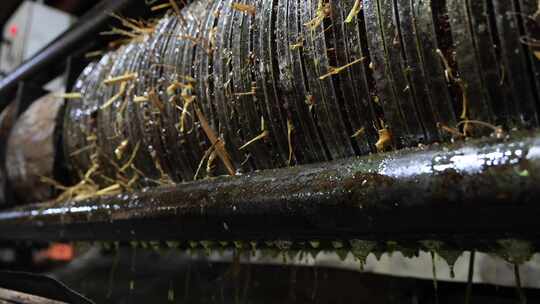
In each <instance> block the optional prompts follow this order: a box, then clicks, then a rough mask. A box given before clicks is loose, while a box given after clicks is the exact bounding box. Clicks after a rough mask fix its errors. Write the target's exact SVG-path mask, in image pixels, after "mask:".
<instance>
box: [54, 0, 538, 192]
mask: <svg viewBox="0 0 540 304" xmlns="http://www.w3.org/2000/svg"><path fill="white" fill-rule="evenodd" d="M533 2H534V1H533ZM536 9H537V4H535V3H529V2H527V1H512V2H508V1H503V0H495V1H487V0H486V1H472V0H447V1H443V2H440V1H417V0H409V1H392V0H372V1H367V0H365V1H354V0H347V1H328V0H320V1H319V0H311V1H297V0H274V1H272V0H243V1H230V0H222V1H205V0H201V1H194V2H193V3H190V4H187V5H186V6H185V7H184V8H183V9H182V10H181V11H180V12H179V13H180V14H181V15H180V16H179V15H177V13H178V12H176V11H170V12H168V13H167V14H166V15H165V16H164V17H163V19H162V20H160V21H157V22H156V23H155V24H154V26H153V31H149V32H148V33H143V34H141V35H140V37H137V39H133V41H132V42H130V43H129V44H128V45H126V46H124V47H122V48H121V49H119V50H117V51H114V52H111V53H110V54H107V55H105V56H104V57H103V59H101V61H100V62H96V63H92V64H91V65H90V66H88V67H87V69H85V71H84V72H83V74H82V75H81V77H80V78H79V80H78V81H77V83H76V85H75V87H74V88H73V91H74V92H80V93H81V95H82V97H83V98H82V100H80V101H76V102H72V103H70V104H69V105H68V110H67V111H66V116H65V119H64V121H65V122H64V128H65V129H64V133H63V134H64V141H63V143H64V152H65V154H66V155H67V156H68V160H69V162H70V164H71V167H70V168H71V170H72V171H73V172H72V173H73V175H76V176H77V175H79V176H80V175H81V174H84V173H85V172H87V171H88V170H89V169H90V168H91V164H92V162H91V160H90V155H91V154H92V153H91V151H97V152H98V153H99V154H100V162H101V166H103V168H101V169H102V170H103V172H102V174H103V175H104V176H105V180H107V179H109V184H110V183H113V182H115V181H117V180H118V178H121V179H127V181H129V180H132V179H137V181H136V182H135V181H132V183H131V184H130V185H131V186H134V185H136V186H150V185H161V184H164V183H165V184H166V183H170V182H182V181H188V180H192V179H199V178H204V177H206V176H213V175H223V174H230V175H235V174H243V173H247V172H252V171H256V170H261V169H270V168H277V167H286V166H294V165H297V164H307V163H314V162H323V161H328V160H332V159H341V158H347V157H352V156H355V155H366V154H369V153H374V152H382V151H387V150H393V149H400V148H405V147H413V146H416V145H418V144H431V143H434V142H440V141H449V140H452V139H460V138H465V137H469V136H483V135H490V134H491V133H493V132H494V131H496V132H495V133H497V134H500V131H501V130H503V129H507V130H510V129H514V128H519V129H526V128H534V127H536V126H537V124H538V121H537V116H538V113H537V103H538V96H539V92H538V86H539V80H538V79H539V77H538V71H539V68H538V66H539V63H538V62H539V59H538V58H537V57H536V56H535V53H534V52H535V51H537V50H538V45H537V41H538V37H537V36H538V29H539V28H540V27H539V26H538V20H537V19H538V14H537V13H536ZM535 13H536V15H535ZM535 18H536V19H535ZM535 35H536V36H535ZM535 41H536V42H535ZM122 77H124V78H125V79H121V78H122ZM115 78H120V79H121V81H118V82H114V81H112V82H111V81H110V80H111V79H112V80H114V79H115ZM107 80H109V82H107ZM96 130H97V131H96ZM94 133H95V135H97V141H96V143H97V146H96V147H95V149H93V150H92V149H90V148H86V147H87V146H92V144H93V142H90V141H91V140H94V139H93V138H92V136H91V135H92V134H94ZM87 149H88V150H87ZM80 150H82V151H80ZM126 164H128V165H129V168H126V167H125V166H126ZM125 182H126V181H125V180H124V183H125ZM104 186H107V185H104Z"/></svg>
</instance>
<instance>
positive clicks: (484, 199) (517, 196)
mask: <svg viewBox="0 0 540 304" xmlns="http://www.w3.org/2000/svg"><path fill="white" fill-rule="evenodd" d="M539 185H540V133H519V134H512V135H511V136H509V137H508V138H507V139H505V140H500V139H493V138H492V139H482V140H471V141H467V142H465V143H458V144H454V145H442V144H441V145H433V146H431V147H429V148H418V149H407V150H403V151H398V152H393V153H387V154H379V155H371V156H367V157H361V158H352V159H346V160H341V161H337V162H332V163H322V164H315V165H309V166H302V167H295V168H289V169H280V170H268V171H263V172H258V173H254V174H250V175H246V176H238V177H232V178H231V177H223V178H217V179H210V180H205V181H200V182H193V183H185V184H180V185H176V186H171V187H163V188H159V189H148V190H146V191H142V192H138V193H131V194H123V195H119V196H115V197H108V198H99V199H94V200H87V201H80V202H68V203H63V204H45V205H43V204H42V205H30V206H22V207H17V208H15V209H11V210H6V211H4V212H2V213H0V231H2V233H1V234H0V239H5V240H8V239H9V240H51V241H52V240H104V241H128V240H245V241H255V240H313V239H316V240H335V239H353V238H359V239H380V238H385V239H396V240H400V239H418V238H429V237H437V238H438V239H441V238H444V237H450V236H460V237H461V236H469V237H473V238H478V237H488V238H497V237H510V236H516V237H525V238H535V237H538V236H539V234H540V229H538V228H540V224H539V221H538V218H539V216H540V204H538V198H539V197H540V187H539Z"/></svg>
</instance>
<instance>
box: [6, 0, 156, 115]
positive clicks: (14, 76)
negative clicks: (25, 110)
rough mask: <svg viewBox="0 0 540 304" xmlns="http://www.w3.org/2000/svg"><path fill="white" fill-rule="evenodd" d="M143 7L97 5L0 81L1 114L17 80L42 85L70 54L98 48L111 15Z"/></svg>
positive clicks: (119, 0) (127, 2) (111, 2)
mask: <svg viewBox="0 0 540 304" xmlns="http://www.w3.org/2000/svg"><path fill="white" fill-rule="evenodd" d="M142 7H145V5H144V3H142V2H140V1H133V0H103V1H101V2H99V3H98V4H96V5H95V7H94V8H93V9H92V10H90V11H89V12H88V13H86V14H85V15H84V16H83V17H81V19H80V20H79V21H78V22H76V23H75V24H74V25H73V26H72V27H71V28H70V29H68V30H67V31H66V32H64V33H63V34H61V35H60V36H59V37H58V38H57V39H55V40H54V41H53V42H51V43H50V44H49V45H48V46H46V47H45V48H44V49H43V50H41V51H39V52H38V53H37V54H36V55H35V56H33V57H32V58H30V59H28V60H27V61H25V62H24V63H23V64H21V65H20V66H19V67H18V68H17V69H15V70H14V71H13V72H11V73H10V74H9V75H8V76H6V77H5V78H3V79H1V80H0V111H2V110H3V109H4V108H5V107H6V106H7V105H8V104H9V102H10V101H11V96H12V95H13V94H14V92H15V90H16V88H17V84H18V82H19V81H21V80H32V81H33V82H35V83H37V84H42V83H45V82H47V81H48V80H50V79H52V78H53V77H54V76H56V75H58V73H59V72H60V71H61V68H60V69H59V66H62V65H63V63H64V62H65V59H66V58H67V57H68V56H69V55H70V54H73V53H74V52H77V51H78V50H81V49H84V48H85V47H88V46H89V45H94V46H95V47H98V46H99V45H97V44H96V41H97V40H99V39H98V37H96V36H97V35H98V34H99V32H101V31H103V30H105V29H107V27H108V26H110V25H112V24H114V23H115V22H114V21H115V20H114V18H113V17H112V16H111V13H113V12H117V13H125V12H126V11H133V10H135V9H138V8H139V9H140V8H142ZM142 12H143V10H141V12H139V13H138V14H137V16H142V15H144V14H143V13H142ZM44 73H45V74H47V75H46V77H40V76H42V74H44ZM51 73H52V74H51Z"/></svg>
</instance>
